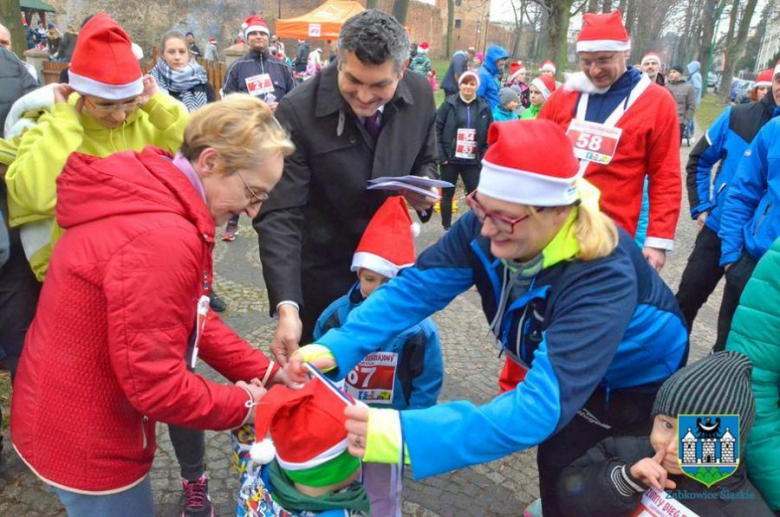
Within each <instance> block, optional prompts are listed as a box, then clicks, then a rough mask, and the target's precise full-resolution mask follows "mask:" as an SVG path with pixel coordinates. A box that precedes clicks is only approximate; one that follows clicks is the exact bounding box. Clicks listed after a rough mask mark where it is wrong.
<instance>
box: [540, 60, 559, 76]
mask: <svg viewBox="0 0 780 517" xmlns="http://www.w3.org/2000/svg"><path fill="white" fill-rule="evenodd" d="M542 70H549V71H550V72H552V73H555V72H556V71H557V70H558V68H557V67H556V66H555V63H553V62H552V61H550V60H549V59H548V60H547V61H545V62H544V63H542V66H540V67H539V71H540V72H541V71H542Z"/></svg>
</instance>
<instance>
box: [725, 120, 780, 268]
mask: <svg viewBox="0 0 780 517" xmlns="http://www.w3.org/2000/svg"><path fill="white" fill-rule="evenodd" d="M779 205H780V117H776V118H773V119H772V120H771V121H770V122H768V123H767V124H766V125H765V126H764V127H763V128H762V129H761V131H759V132H758V135H756V138H755V139H754V140H753V143H752V144H750V148H749V149H748V150H747V151H745V153H744V156H743V158H742V161H741V162H740V163H739V167H738V169H737V173H736V175H735V176H734V181H733V182H732V185H731V188H730V189H729V191H728V194H726V201H725V202H724V203H723V213H724V214H727V216H726V217H724V218H723V219H722V220H721V222H720V232H718V236H719V237H720V240H721V254H720V265H721V266H725V265H727V264H731V263H733V262H736V261H737V259H739V257H740V255H741V254H742V250H743V249H745V250H747V252H748V253H749V254H750V256H751V257H753V258H754V259H756V260H759V259H760V258H761V257H762V256H763V255H764V253H766V250H768V249H769V247H770V246H771V245H772V243H773V242H774V241H775V239H777V237H778V236H780V206H779Z"/></svg>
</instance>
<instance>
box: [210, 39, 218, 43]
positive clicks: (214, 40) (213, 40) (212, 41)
mask: <svg viewBox="0 0 780 517" xmlns="http://www.w3.org/2000/svg"><path fill="white" fill-rule="evenodd" d="M216 42H217V38H209V43H216Z"/></svg>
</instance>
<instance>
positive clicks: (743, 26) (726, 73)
mask: <svg viewBox="0 0 780 517" xmlns="http://www.w3.org/2000/svg"><path fill="white" fill-rule="evenodd" d="M735 3H736V2H735ZM756 3H758V0H747V5H745V10H744V12H743V13H742V18H741V19H740V22H739V30H737V34H736V36H735V37H732V38H729V43H728V45H727V47H726V64H725V66H724V67H723V77H721V81H720V85H721V86H720V87H721V97H723V99H724V100H726V101H728V100H729V99H730V98H731V79H732V77H734V69H735V68H736V65H737V61H739V58H740V57H742V53H743V52H744V51H745V42H746V41H747V35H748V30H750V22H751V21H752V19H753V13H754V12H755V10H756ZM734 18H735V16H734V13H732V15H731V22H730V23H729V35H731V36H733V35H734V32H733V29H734V27H733V26H734V23H735V21H734Z"/></svg>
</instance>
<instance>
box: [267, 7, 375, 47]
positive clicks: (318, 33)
mask: <svg viewBox="0 0 780 517" xmlns="http://www.w3.org/2000/svg"><path fill="white" fill-rule="evenodd" d="M362 11H365V8H364V7H363V6H362V5H360V3H359V2H350V1H345V0H328V1H327V2H325V3H324V4H322V5H321V6H319V7H318V8H316V9H315V10H313V11H311V12H309V13H307V14H304V15H303V16H299V17H297V18H290V19H288V20H277V21H276V34H275V35H276V36H277V37H279V38H297V39H324V40H337V39H338V38H339V32H341V26H342V25H344V22H346V21H347V20H348V19H350V18H351V17H352V16H354V15H356V14H358V13H360V12H362Z"/></svg>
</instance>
